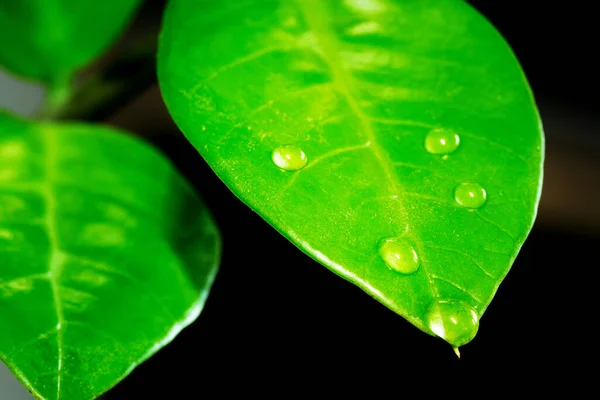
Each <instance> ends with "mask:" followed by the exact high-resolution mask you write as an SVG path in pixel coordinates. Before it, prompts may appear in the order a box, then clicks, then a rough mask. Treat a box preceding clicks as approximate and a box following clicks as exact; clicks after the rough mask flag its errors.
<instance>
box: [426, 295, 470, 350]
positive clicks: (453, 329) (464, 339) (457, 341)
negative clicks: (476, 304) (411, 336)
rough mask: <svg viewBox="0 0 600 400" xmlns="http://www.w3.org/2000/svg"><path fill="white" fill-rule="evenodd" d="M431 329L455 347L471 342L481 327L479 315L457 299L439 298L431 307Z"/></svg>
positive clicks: (429, 316) (429, 314)
mask: <svg viewBox="0 0 600 400" xmlns="http://www.w3.org/2000/svg"><path fill="white" fill-rule="evenodd" d="M427 319H428V321H429V329H431V330H432V331H433V332H434V333H435V334H436V335H438V336H439V337H441V338H442V339H444V340H445V341H446V342H448V343H450V344H451V345H452V346H454V347H460V346H463V345H465V344H467V343H469V342H470V341H471V340H472V339H473V338H474V337H475V335H476V334H477V330H478V329H479V316H478V315H477V312H476V311H475V310H474V309H473V308H472V307H470V306H469V305H467V304H465V303H463V302H461V301H457V300H438V301H436V302H435V303H433V305H432V306H431V307H430V308H429V312H428V316H427Z"/></svg>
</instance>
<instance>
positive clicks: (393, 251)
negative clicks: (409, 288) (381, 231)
mask: <svg viewBox="0 0 600 400" xmlns="http://www.w3.org/2000/svg"><path fill="white" fill-rule="evenodd" d="M379 255H380V256H381V258H382V259H383V261H385V263H386V264H387V266H388V267H390V268H391V269H393V270H394V271H397V272H400V273H402V274H412V273H413V272H415V271H416V270H417V269H418V268H419V256H418V255H417V252H416V251H415V249H414V248H413V247H412V246H411V245H410V244H408V243H407V242H406V241H404V240H402V239H398V238H391V239H386V240H384V241H382V242H381V245H380V246H379Z"/></svg>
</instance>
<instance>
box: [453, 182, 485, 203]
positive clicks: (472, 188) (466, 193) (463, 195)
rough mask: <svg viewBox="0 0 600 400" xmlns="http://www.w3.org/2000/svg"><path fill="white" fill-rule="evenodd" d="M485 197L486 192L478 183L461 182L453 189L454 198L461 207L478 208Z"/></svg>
mask: <svg viewBox="0 0 600 400" xmlns="http://www.w3.org/2000/svg"><path fill="white" fill-rule="evenodd" d="M486 199H487V193H486V192H485V189H484V188H482V187H481V185H480V184H479V183H461V184H460V185H458V186H457V187H456V189H454V200H456V202H457V203H458V204H460V205H461V206H463V207H468V208H479V207H481V206H483V205H484V204H485V201H486Z"/></svg>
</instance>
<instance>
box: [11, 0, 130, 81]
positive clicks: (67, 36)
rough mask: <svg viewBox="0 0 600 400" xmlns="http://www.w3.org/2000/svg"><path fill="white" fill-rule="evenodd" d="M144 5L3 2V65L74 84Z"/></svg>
mask: <svg viewBox="0 0 600 400" xmlns="http://www.w3.org/2000/svg"><path fill="white" fill-rule="evenodd" d="M140 1H141V0H102V1H82V0H2V7H0V65H3V66H5V67H7V68H8V69H10V70H12V71H14V72H16V73H18V74H20V75H23V76H25V77H29V78H34V79H38V80H43V81H46V82H50V83H55V82H56V81H63V80H65V79H68V78H69V77H70V76H71V75H72V74H73V73H74V72H76V71H77V70H78V69H79V68H81V67H83V66H85V65H86V64H88V63H90V62H91V61H93V60H94V59H95V58H96V57H98V56H99V55H100V54H101V53H102V52H103V51H105V50H106V49H107V47H108V46H109V45H110V44H111V43H112V42H113V41H114V40H115V39H116V38H117V36H118V35H119V34H120V33H121V32H122V30H123V28H124V27H125V25H126V24H127V22H129V20H130V19H131V18H132V16H133V13H134V11H135V10H136V8H137V7H138V5H139V4H140Z"/></svg>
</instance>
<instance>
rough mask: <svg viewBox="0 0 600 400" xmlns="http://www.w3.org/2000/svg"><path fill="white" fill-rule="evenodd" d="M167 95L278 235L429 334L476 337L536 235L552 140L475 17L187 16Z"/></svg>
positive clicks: (352, 6)
mask: <svg viewBox="0 0 600 400" xmlns="http://www.w3.org/2000/svg"><path fill="white" fill-rule="evenodd" d="M159 79H160V84H161V88H162V92H163V95H164V98H165V100H166V103H167V105H168V108H169V110H170V112H171V113H172V115H173V117H174V120H175V121H176V123H177V124H178V125H179V127H180V128H181V130H182V131H183V132H184V134H185V135H186V136H187V137H188V139H189V140H190V141H191V142H192V143H193V144H194V146H195V147H196V148H197V149H198V151H199V152H200V153H201V154H202V156H203V157H204V158H205V159H206V160H207V161H208V163H209V165H210V166H211V167H212V168H213V169H214V171H215V172H216V173H217V174H218V175H219V177H220V178H221V179H222V180H223V181H224V182H225V184H226V185H228V187H229V188H230V189H231V190H232V191H233V192H234V193H235V194H236V195H237V196H238V197H239V198H240V199H241V200H242V201H244V202H245V203H246V204H248V205H249V206H250V207H251V208H252V209H253V210H255V211H256V212H257V213H259V214H260V215H261V216H262V217H263V218H264V219H265V220H266V221H267V222H269V223H270V224H271V225H272V226H273V227H275V228H276V229H277V230H278V231H280V232H281V233H282V234H283V235H284V236H286V237H287V238H288V239H290V240H291V241H292V242H293V243H294V244H296V245H297V246H298V247H299V248H300V249H302V250H303V251H304V252H305V253H306V254H308V255H310V256H311V257H312V258H314V259H315V260H317V261H318V262H320V263H322V264H323V265H325V266H327V267H328V268H329V269H331V270H332V271H334V272H335V273H337V274H339V275H340V276H342V277H344V278H346V279H348V280H349V281H351V282H354V283H355V284H356V285H358V286H359V287H361V288H362V289H364V290H365V291H366V292H367V293H369V294H370V295H371V296H373V297H375V298H376V299H377V300H379V301H380V302H382V303H383V304H385V305H386V306H387V307H389V308H391V309H392V310H394V311H395V312H397V313H399V314H400V315H402V316H404V317H405V318H406V319H408V320H409V321H410V322H412V323H413V324H414V325H415V326H417V327H418V328H420V329H421V330H423V331H425V332H427V333H429V334H432V335H437V336H441V337H443V338H444V339H445V340H446V341H448V342H449V343H451V344H452V345H453V346H454V347H458V346H461V345H463V344H465V343H467V342H469V341H470V340H471V339H472V338H473V336H474V335H475V333H476V331H477V328H478V320H479V318H480V317H481V315H482V314H483V312H484V310H485V309H486V307H487V306H488V304H489V302H490V301H491V299H492V297H493V295H494V293H495V292H496V289H497V288H498V285H499V284H500V282H501V281H502V279H503V278H504V276H505V275H506V273H507V272H508V270H509V268H510V266H511V264H512V263H513V261H514V259H515V257H516V255H517V253H518V250H519V248H520V247H521V245H522V244H523V242H524V240H525V238H526V237H527V235H528V233H529V231H530V229H531V226H532V224H533V221H534V218H535V214H536V210H537V204H538V200H539V195H540V190H541V176H542V159H543V135H542V131H541V124H540V120H539V117H538V114H537V111H536V108H535V104H534V101H533V97H532V94H531V92H530V89H529V87H528V84H527V82H526V80H525V77H524V75H523V72H522V71H521V69H520V67H519V65H518V62H517V61H516V59H515V57H514V55H513V54H512V52H511V50H510V48H509V47H508V45H507V44H506V43H505V42H504V40H503V39H502V38H501V36H500V35H499V34H498V32H496V30H495V29H494V28H493V27H492V26H491V25H490V24H489V23H488V22H487V21H486V20H485V19H484V18H482V17H481V16H480V15H479V14H478V13H477V12H475V11H474V10H473V9H472V8H471V7H470V6H468V5H467V4H466V3H465V2H463V1H461V0H435V1H433V0H429V1H424V0H405V1H400V0H396V1H393V0H345V1H342V0H296V1H294V0H254V1H245V2H240V3H232V2H229V1H224V0H222V1H213V0H210V1H208V0H206V1H197V0H193V1H192V0H172V2H171V5H170V7H169V8H168V10H167V13H166V16H165V21H164V27H163V32H162V36H161V43H160V48H159ZM266 256H268V253H266ZM282 262H283V265H285V261H284V260H282ZM298 273H302V271H298Z"/></svg>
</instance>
